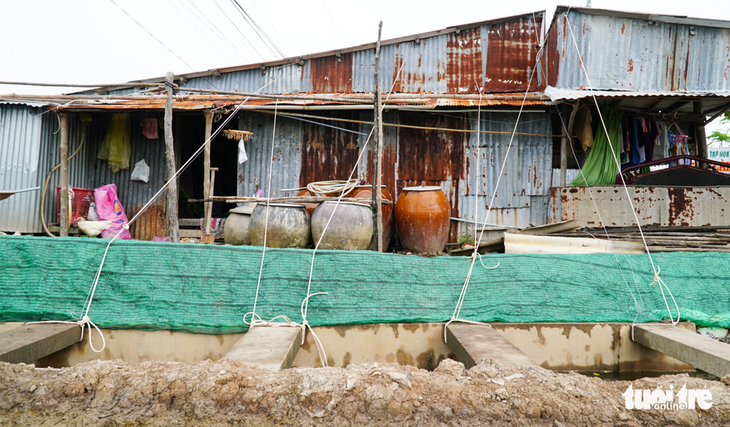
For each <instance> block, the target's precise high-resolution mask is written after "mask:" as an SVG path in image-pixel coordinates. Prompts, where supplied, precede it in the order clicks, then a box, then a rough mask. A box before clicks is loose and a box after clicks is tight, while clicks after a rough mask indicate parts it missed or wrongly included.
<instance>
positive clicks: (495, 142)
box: [461, 113, 552, 227]
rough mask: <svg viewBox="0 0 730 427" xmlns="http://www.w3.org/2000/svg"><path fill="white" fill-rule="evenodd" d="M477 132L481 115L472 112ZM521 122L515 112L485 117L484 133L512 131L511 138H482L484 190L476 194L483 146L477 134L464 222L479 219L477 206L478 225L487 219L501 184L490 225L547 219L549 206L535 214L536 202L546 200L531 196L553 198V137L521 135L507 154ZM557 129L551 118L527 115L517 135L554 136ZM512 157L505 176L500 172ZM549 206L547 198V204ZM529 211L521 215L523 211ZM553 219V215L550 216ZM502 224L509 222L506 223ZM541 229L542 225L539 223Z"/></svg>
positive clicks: (469, 152) (468, 157) (469, 159)
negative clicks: (487, 211)
mask: <svg viewBox="0 0 730 427" xmlns="http://www.w3.org/2000/svg"><path fill="white" fill-rule="evenodd" d="M471 117H472V119H473V120H472V129H473V130H476V114H472V116H471ZM516 119H517V114H515V113H482V122H481V130H483V131H497V132H506V134H482V135H481V137H480V138H479V146H480V149H479V154H480V156H481V157H480V159H479V163H480V164H479V171H480V173H479V177H480V179H479V188H478V190H476V191H475V187H474V185H475V169H476V163H477V160H476V157H475V155H474V153H475V148H476V144H477V137H476V134H472V135H471V138H470V140H469V143H468V147H467V149H466V152H465V154H464V159H465V163H466V166H467V169H468V170H467V176H466V182H465V183H464V184H463V185H462V190H461V194H462V199H463V200H462V202H461V205H462V215H461V218H463V219H467V220H470V221H474V220H475V218H474V208H475V203H476V204H477V208H478V219H477V221H478V222H483V221H484V213H485V212H486V209H487V207H488V206H489V202H490V200H491V197H492V193H493V192H494V189H495V187H496V186H497V182H498V181H499V186H498V187H497V188H498V189H497V194H496V196H495V198H494V202H493V206H492V210H493V212H492V213H490V217H489V220H488V222H489V223H494V224H503V225H510V226H514V227H527V226H529V225H530V224H531V221H532V220H531V218H534V217H542V212H544V211H546V209H547V205H545V206H542V205H540V206H536V209H537V213H534V214H531V213H530V212H529V211H530V210H531V201H535V200H542V199H540V198H536V197H530V196H541V197H542V196H547V195H548V194H549V182H550V179H551V178H550V177H551V174H552V170H551V167H552V164H551V162H552V140H551V138H550V137H541V136H527V135H515V138H514V140H513V141H512V146H511V148H510V149H509V154H507V146H508V145H509V140H510V137H511V135H510V134H511V132H512V130H513V128H514V123H515V121H516ZM551 128H552V126H551V122H550V117H549V115H548V114H543V113H530V114H523V115H522V117H521V119H520V125H519V126H518V128H517V132H522V133H534V134H548V135H549V134H551V131H552V129H551ZM505 155H508V159H507V164H506V166H505V170H504V172H503V174H502V177H501V179H500V178H499V170H500V169H501V167H502V163H503V162H504V158H505ZM544 203H545V204H546V203H547V200H545V201H544ZM523 209H524V210H526V211H527V212H521V210H523ZM545 217H547V215H545ZM502 220H505V221H507V222H506V223H503V222H500V221H502ZM534 225H538V224H534Z"/></svg>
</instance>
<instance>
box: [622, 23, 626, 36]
mask: <svg viewBox="0 0 730 427" xmlns="http://www.w3.org/2000/svg"><path fill="white" fill-rule="evenodd" d="M625 33H626V23H625V22H624V23H623V24H622V25H621V34H625Z"/></svg>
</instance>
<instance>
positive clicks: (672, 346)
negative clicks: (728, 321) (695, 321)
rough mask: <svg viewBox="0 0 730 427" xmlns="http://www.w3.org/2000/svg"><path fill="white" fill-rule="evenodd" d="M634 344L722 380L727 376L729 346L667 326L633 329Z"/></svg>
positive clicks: (729, 365) (729, 363)
mask: <svg viewBox="0 0 730 427" xmlns="http://www.w3.org/2000/svg"><path fill="white" fill-rule="evenodd" d="M633 339H634V341H635V342H637V343H639V344H642V345H645V346H647V347H649V348H651V349H653V350H656V351H660V352H662V353H664V354H667V355H669V356H672V357H674V358H675V359H679V360H681V361H683V362H685V363H689V364H690V365H692V366H694V367H695V368H697V369H701V370H703V371H705V372H709V373H711V374H712V375H716V376H718V377H723V376H725V375H728V374H730V345H728V344H726V343H723V342H719V341H716V340H713V339H712V338H708V337H706V336H704V335H700V334H697V333H694V332H690V331H688V330H686V329H683V328H678V327H676V326H672V325H667V324H642V325H634V338H633Z"/></svg>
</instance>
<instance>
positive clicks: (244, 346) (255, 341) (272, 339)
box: [223, 326, 302, 371]
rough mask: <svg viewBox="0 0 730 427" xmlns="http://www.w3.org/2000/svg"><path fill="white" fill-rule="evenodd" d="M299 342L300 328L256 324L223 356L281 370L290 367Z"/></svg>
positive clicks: (262, 367) (263, 367) (273, 369)
mask: <svg viewBox="0 0 730 427" xmlns="http://www.w3.org/2000/svg"><path fill="white" fill-rule="evenodd" d="M301 342H302V329H301V328H298V327H273V326H256V327H255V328H251V329H249V331H248V332H246V334H245V335H244V336H243V338H241V339H240V340H238V342H237V343H236V344H235V345H234V346H233V348H232V349H230V350H229V351H228V353H226V354H225V356H223V358H224V359H233V360H238V361H241V362H245V363H248V364H250V365H253V366H256V367H258V368H261V369H267V370H270V371H281V370H282V369H287V368H290V367H291V365H292V362H293V361H294V357H296V355H297V351H298V350H299V346H300V345H301Z"/></svg>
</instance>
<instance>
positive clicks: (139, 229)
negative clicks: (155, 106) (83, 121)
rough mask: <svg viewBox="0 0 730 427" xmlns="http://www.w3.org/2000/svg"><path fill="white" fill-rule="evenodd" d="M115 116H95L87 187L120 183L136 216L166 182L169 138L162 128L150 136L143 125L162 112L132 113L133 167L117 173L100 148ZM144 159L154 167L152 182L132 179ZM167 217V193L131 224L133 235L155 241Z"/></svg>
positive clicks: (125, 201)
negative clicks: (157, 134)
mask: <svg viewBox="0 0 730 427" xmlns="http://www.w3.org/2000/svg"><path fill="white" fill-rule="evenodd" d="M111 116H112V115H111V114H94V115H93V118H92V123H91V126H90V128H89V135H88V143H87V144H88V146H87V150H88V155H89V159H88V161H87V162H85V165H86V167H87V168H88V174H89V176H88V181H87V185H86V188H92V189H93V188H98V187H101V186H102V185H106V184H112V183H113V184H116V186H117V194H118V196H119V201H120V202H121V203H122V206H124V211H125V213H126V214H127V218H129V219H132V217H133V216H134V215H135V214H136V213H137V212H139V210H140V209H141V208H142V206H144V205H145V204H146V203H147V202H148V201H149V200H150V199H151V198H152V196H154V194H155V193H156V192H157V191H158V190H159V189H160V188H161V187H162V186H163V185H164V183H165V177H166V172H165V141H164V135H163V132H162V129H159V132H158V133H159V137H158V138H157V139H147V137H145V136H144V135H142V127H141V126H140V124H141V121H142V119H144V118H147V117H150V118H154V117H157V118H161V116H160V115H159V113H130V114H129V117H130V129H131V134H130V139H131V157H130V161H129V163H130V164H129V169H122V170H120V171H118V172H116V173H114V172H112V170H111V169H110V168H109V167H108V165H107V161H106V160H100V159H97V155H98V153H99V147H101V143H102V141H103V140H104V135H105V134H106V132H107V128H108V125H109V121H110V120H111ZM140 160H144V161H145V162H146V163H147V165H149V167H150V179H149V182H148V183H144V182H140V181H132V180H131V179H130V178H131V175H132V171H133V170H134V165H135V163H137V162H138V161H140ZM165 220H166V217H165V198H164V195H163V196H162V197H161V198H160V199H158V200H157V201H156V202H155V203H154V204H153V205H152V206H150V207H149V208H148V209H147V211H145V213H144V214H142V216H140V217H139V219H137V220H136V222H135V223H134V224H132V225H131V227H130V232H131V233H132V237H133V238H134V239H137V240H152V238H153V237H155V236H164V235H165Z"/></svg>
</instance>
